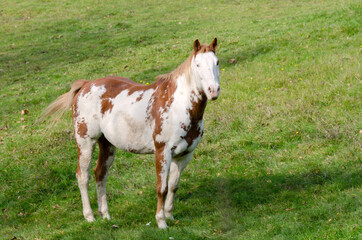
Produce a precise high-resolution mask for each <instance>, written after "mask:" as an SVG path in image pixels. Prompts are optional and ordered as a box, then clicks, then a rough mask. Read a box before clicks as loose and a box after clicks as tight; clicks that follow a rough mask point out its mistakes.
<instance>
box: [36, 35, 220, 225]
mask: <svg viewBox="0 0 362 240" xmlns="http://www.w3.org/2000/svg"><path fill="white" fill-rule="evenodd" d="M216 46H217V39H216V38H215V39H214V40H213V42H212V43H211V44H210V45H206V44H202V45H201V44H200V43H199V41H198V40H195V42H194V49H193V52H192V54H191V55H190V57H189V58H188V59H187V60H186V61H185V62H184V63H183V64H181V65H180V66H179V67H178V68H176V69H175V70H174V71H172V72H170V73H168V74H165V75H161V76H158V77H157V81H156V82H154V83H153V84H151V85H141V84H138V83H135V82H133V81H131V80H129V79H127V78H122V77H104V78H100V79H97V80H95V81H87V80H83V79H80V80H77V81H75V82H74V83H73V84H72V86H71V90H70V91H69V92H68V93H65V94H63V95H62V96H60V97H59V98H58V99H57V100H56V101H55V102H53V103H52V104H51V105H50V106H49V107H48V108H47V109H46V110H45V114H44V115H43V117H42V118H44V117H47V116H49V115H51V114H53V113H60V116H61V114H62V113H64V112H65V111H66V110H67V109H69V108H70V106H72V110H73V115H72V116H73V124H74V133H75V140H76V142H77V146H78V152H79V153H78V169H77V174H76V176H77V179H78V184H79V189H80V193H81V197H82V203H83V215H84V217H85V219H86V220H87V221H90V222H91V221H93V220H94V216H93V213H92V209H91V206H90V203H89V197H88V184H89V176H90V175H89V170H90V168H91V160H92V154H93V150H94V146H95V144H96V143H97V142H98V144H99V156H98V161H97V165H96V167H95V169H94V173H95V178H96V184H97V194H98V211H99V213H100V215H102V216H103V218H107V219H109V218H110V216H109V213H108V205H107V198H106V182H107V178H108V170H109V168H110V166H111V165H112V162H113V159H114V156H115V149H116V148H119V149H121V150H125V151H129V152H132V153H154V154H155V162H156V173H157V197H158V203H157V212H156V220H157V224H158V227H159V228H166V227H167V224H166V221H165V217H166V218H170V219H173V216H172V211H173V208H174V198H175V193H176V191H177V189H178V185H179V181H180V176H181V172H182V171H183V169H184V168H185V167H186V165H187V164H188V163H189V162H190V160H191V158H192V155H193V151H194V149H195V148H196V146H197V145H198V144H199V142H200V140H201V137H202V134H203V128H204V125H203V119H202V117H203V114H204V110H205V107H206V103H207V100H215V99H217V98H218V96H219V93H220V85H219V68H218V65H219V61H218V59H217V57H216V55H215V50H216ZM167 177H168V181H167ZM166 195H167V198H166ZM165 200H166V201H165Z"/></svg>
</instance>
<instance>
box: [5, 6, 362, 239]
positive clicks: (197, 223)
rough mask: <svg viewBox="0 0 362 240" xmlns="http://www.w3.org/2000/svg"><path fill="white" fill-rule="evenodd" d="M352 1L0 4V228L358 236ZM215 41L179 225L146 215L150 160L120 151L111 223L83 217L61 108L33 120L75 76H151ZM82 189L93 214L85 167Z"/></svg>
mask: <svg viewBox="0 0 362 240" xmlns="http://www.w3.org/2000/svg"><path fill="white" fill-rule="evenodd" d="M361 12H362V4H361V2H360V1H357V0H346V1H337V0H333V1H332V0H331V1H309V0H301V1H292V0H289V1H262V0H259V1H199V2H194V1H182V2H181V1H174V2H171V1H104V2H102V1H90V0H85V1H69V0H60V1H46V0H28V1H20V0H10V1H1V2H0V83H1V87H0V110H1V111H0V209H1V212H0V238H1V239H12V238H14V237H17V239H170V237H173V238H174V239H361V237H362V235H361V232H362V229H361V226H362V220H361V216H362V208H361V206H362V204H361V203H362V201H361V200H362V194H361V183H362V179H361V176H362V171H361V163H362V162H361V159H362V156H361V155H362V154H361V142H362V141H361V140H362V133H361V132H362V121H361V118H360V116H361V112H362V111H361V92H362V87H361V86H362V85H361V68H360V64H361V62H360V60H361V57H360V53H361V49H362V45H361V44H362V42H361V39H362V35H361V33H360V28H361V23H362V17H361V16H362V14H361ZM214 37H217V38H218V42H219V49H218V51H217V55H218V57H219V59H220V70H221V71H220V77H221V88H222V93H221V96H220V98H219V99H218V100H217V101H215V102H209V104H208V107H207V109H206V113H205V117H204V119H205V134H204V137H203V140H202V141H201V143H200V145H199V146H198V148H197V149H196V151H195V157H194V159H193V160H192V161H191V163H190V164H189V166H188V167H187V169H186V170H185V172H184V173H183V176H182V179H181V184H180V189H179V191H178V194H177V197H176V205H175V212H174V215H175V218H176V220H177V221H176V222H174V223H171V222H169V226H170V227H169V228H168V229H167V230H159V229H158V228H157V226H156V223H155V219H154V215H155V210H156V201H157V199H156V177H155V173H154V172H155V170H154V168H155V167H154V163H153V161H154V160H153V157H152V156H151V155H133V154H130V153H124V152H118V153H117V159H116V161H115V163H114V165H113V166H112V169H111V174H110V178H109V181H108V183H109V184H108V189H107V190H108V199H109V206H110V214H111V217H112V219H111V220H110V221H105V220H102V219H100V217H99V216H98V215H96V221H95V222H94V223H87V222H86V221H85V220H84V219H83V216H82V209H81V200H80V194H79V190H78V187H77V182H76V178H75V170H76V166H77V162H76V158H77V149H76V145H75V142H74V140H73V129H72V126H71V120H70V113H68V114H67V115H66V116H64V118H63V119H62V120H61V121H60V122H59V123H58V124H57V125H55V126H54V127H51V128H50V127H48V125H47V123H44V124H34V122H35V120H36V118H37V117H38V116H39V115H40V113H41V112H42V110H43V109H44V108H45V107H46V106H47V105H48V104H49V103H50V102H52V101H53V100H54V99H55V98H56V97H57V96H59V95H60V94H62V93H64V92H66V91H68V90H69V85H70V84H71V83H72V82H73V81H74V80H76V79H80V78H83V79H90V80H93V79H96V78H99V77H102V76H106V75H119V76H125V77H129V78H131V79H133V80H135V81H138V82H140V81H142V82H143V83H147V82H153V81H154V79H155V78H154V77H155V76H156V75H158V74H162V73H166V72H169V71H171V70H172V69H174V68H175V67H176V66H178V65H179V64H180V63H182V62H183V61H184V60H185V59H186V57H187V56H188V55H189V53H190V51H191V49H192V43H193V41H194V40H195V39H196V38H199V39H200V41H201V42H211V41H212V39H213V38H214ZM232 59H234V60H233V61H231V60H232ZM25 109H26V110H28V111H29V113H28V114H25V115H22V114H21V112H22V110H25ZM95 158H96V157H95ZM140 192H142V193H140ZM90 198H91V204H92V207H93V210H94V212H96V210H97V203H96V202H97V201H96V190H95V184H94V178H92V179H91V185H90ZM148 222H151V224H150V225H149V226H147V225H146V224H147V223H148ZM113 225H117V226H118V228H115V227H113Z"/></svg>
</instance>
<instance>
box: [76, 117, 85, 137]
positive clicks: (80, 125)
mask: <svg viewBox="0 0 362 240" xmlns="http://www.w3.org/2000/svg"><path fill="white" fill-rule="evenodd" d="M87 133H88V127H87V124H86V123H85V122H84V120H82V121H81V122H77V134H78V135H79V136H80V137H81V138H84V137H85V136H86V135H87Z"/></svg>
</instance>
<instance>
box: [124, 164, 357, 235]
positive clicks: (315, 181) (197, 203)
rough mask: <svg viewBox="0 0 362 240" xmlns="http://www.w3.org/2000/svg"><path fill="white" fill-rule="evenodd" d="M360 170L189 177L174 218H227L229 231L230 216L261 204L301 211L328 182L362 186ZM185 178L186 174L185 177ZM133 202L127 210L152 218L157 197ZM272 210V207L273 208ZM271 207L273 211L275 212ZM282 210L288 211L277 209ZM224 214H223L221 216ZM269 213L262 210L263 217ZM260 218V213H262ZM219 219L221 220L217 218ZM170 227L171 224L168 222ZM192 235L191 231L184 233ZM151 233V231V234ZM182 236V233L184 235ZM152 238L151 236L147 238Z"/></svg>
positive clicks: (345, 187)
mask: <svg viewBox="0 0 362 240" xmlns="http://www.w3.org/2000/svg"><path fill="white" fill-rule="evenodd" d="M360 176H361V173H360V171H359V170H358V169H356V170H352V169H350V170H348V171H344V170H343V169H340V170H332V169H326V170H323V171H316V170H314V171H310V172H305V173H300V174H275V175H273V174H271V175H265V176H259V177H255V178H247V177H240V176H238V175H228V176H225V177H223V176H219V177H208V176H205V177H203V178H198V177H192V176H191V177H190V178H188V179H186V180H185V181H183V182H182V183H181V184H180V189H179V191H178V193H177V195H176V200H175V211H174V217H175V219H176V220H179V221H181V222H182V221H192V222H194V221H195V222H198V220H200V219H202V218H204V217H208V216H213V217H212V218H213V220H214V222H222V221H225V216H227V217H226V218H228V217H230V216H228V215H232V216H231V217H230V219H229V220H228V221H229V223H230V226H225V224H224V225H223V223H220V225H221V228H224V229H223V230H224V231H228V230H231V229H229V228H232V226H233V225H234V224H233V223H232V222H233V217H240V218H243V217H245V216H248V215H253V214H255V212H254V211H255V209H256V208H258V207H260V206H261V205H264V206H268V207H270V208H273V209H274V208H280V206H286V205H288V204H290V206H291V209H294V210H293V211H303V210H300V209H299V208H303V206H304V207H305V204H306V202H307V201H309V200H310V199H309V198H310V196H311V195H310V194H313V196H316V197H317V198H318V197H319V196H320V197H323V195H324V194H326V193H325V192H323V191H319V190H318V189H320V187H321V188H323V187H328V186H330V185H338V189H339V191H344V190H348V189H350V188H357V187H360V185H361V181H360V179H361V177H360ZM184 177H185V176H184ZM148 194H149V195H150V196H147V198H148V199H150V198H152V197H154V198H156V197H155V196H156V194H155V193H154V192H153V191H150V192H148ZM139 200H140V201H141V202H142V203H141V204H140V202H138V203H136V202H135V203H134V204H132V205H130V206H129V208H127V212H132V211H136V212H137V211H140V212H142V211H145V207H147V208H148V210H146V211H145V215H149V216H150V217H151V218H150V219H151V221H152V220H153V215H154V210H155V209H154V208H155V204H156V200H155V201H154V202H152V203H146V202H144V200H142V199H139ZM307 207H308V208H315V207H318V206H317V205H316V202H312V203H308V206H307ZM274 210H275V209H274ZM274 210H273V211H274ZM279 210H281V211H288V208H287V210H285V209H279ZM223 214H224V215H225V216H223ZM268 214H271V212H265V215H264V217H266V216H268ZM261 217H263V216H261ZM217 218H220V219H217ZM169 224H170V226H171V227H172V226H173V225H174V223H172V222H171V223H169ZM149 231H150V230H149V229H145V231H144V235H145V236H148V237H150V234H151V233H150V232H149ZM183 234H186V235H187V234H189V235H190V236H188V237H190V238H194V237H196V238H197V236H194V235H193V233H192V232H184V233H183ZM151 235H152V234H151ZM186 235H185V236H186ZM150 239H152V237H151V238H150Z"/></svg>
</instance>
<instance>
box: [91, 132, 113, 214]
mask: <svg viewBox="0 0 362 240" xmlns="http://www.w3.org/2000/svg"><path fill="white" fill-rule="evenodd" d="M98 144H99V156H98V162H97V165H96V167H95V169H94V173H95V176H96V183H97V199H98V212H99V214H100V215H101V216H102V217H103V218H107V219H110V216H109V213H108V204H107V196H106V184H107V179H108V170H109V168H110V166H111V165H112V163H113V160H114V157H115V150H116V149H115V147H114V146H113V145H112V144H111V143H110V142H108V140H107V139H106V138H105V137H104V136H102V137H100V138H99V139H98Z"/></svg>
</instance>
